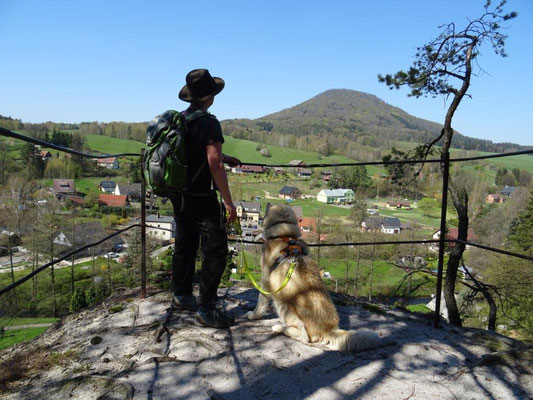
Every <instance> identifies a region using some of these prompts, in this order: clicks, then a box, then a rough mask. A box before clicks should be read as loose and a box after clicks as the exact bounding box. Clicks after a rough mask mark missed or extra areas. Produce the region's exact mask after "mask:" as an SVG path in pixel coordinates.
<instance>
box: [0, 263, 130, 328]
mask: <svg viewBox="0 0 533 400" xmlns="http://www.w3.org/2000/svg"><path fill="white" fill-rule="evenodd" d="M109 263H110V266H111V271H110V274H111V282H115V283H120V284H121V285H123V282H125V281H126V280H128V279H129V272H128V271H127V269H126V268H125V267H124V266H123V265H122V264H119V263H117V262H115V261H113V260H110V262H109ZM30 271H31V270H30V269H29V268H26V269H23V270H20V271H15V280H17V279H20V278H22V277H23V276H24V275H27V274H28V273H29V272H30ZM54 274H55V282H56V293H57V304H58V310H59V314H60V315H62V314H65V313H66V312H67V311H68V308H69V305H70V266H68V267H63V268H57V267H56V268H55V269H54ZM95 274H96V276H99V277H100V278H98V279H101V280H102V281H103V282H107V281H108V279H109V273H108V271H107V260H106V259H104V258H100V257H99V258H96V259H95ZM74 280H75V287H81V288H84V289H86V288H88V287H89V286H91V284H92V261H87V262H84V263H80V264H77V265H75V266H74ZM10 283H11V274H8V273H3V274H0V287H5V286H7V285H8V284H10ZM36 284H37V298H36V301H35V302H32V301H31V289H32V283H31V280H29V281H27V282H25V283H23V284H22V285H20V286H19V287H18V288H17V289H16V291H15V292H16V298H15V299H14V298H12V296H3V297H2V298H1V301H0V308H5V309H7V308H8V307H7V306H6V307H4V306H3V305H2V303H3V302H4V301H6V302H8V303H9V302H13V301H17V304H18V307H17V309H18V312H19V313H21V312H24V313H28V314H29V315H33V316H35V317H49V316H50V315H51V312H50V310H51V309H52V307H51V303H52V296H51V278H50V269H49V270H47V271H46V272H42V273H40V274H38V275H37V276H36ZM11 293H13V292H11ZM13 317H14V316H13ZM8 318H9V317H8Z"/></svg>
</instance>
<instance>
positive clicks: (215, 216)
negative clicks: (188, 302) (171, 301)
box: [170, 195, 228, 305]
mask: <svg viewBox="0 0 533 400" xmlns="http://www.w3.org/2000/svg"><path fill="white" fill-rule="evenodd" d="M170 200H171V201H172V205H173V206H174V219H175V221H176V243H175V246H174V256H173V258H172V291H173V292H174V294H176V295H185V294H191V293H192V279H193V275H194V264H195V261H196V254H197V253H198V246H199V244H201V250H202V269H201V270H200V294H199V296H198V298H197V301H198V304H199V305H206V304H208V303H211V302H214V301H216V300H217V298H218V297H217V289H218V285H219V283H220V278H221V277H222V273H223V272H224V269H225V267H226V256H227V254H228V239H227V234H226V227H225V219H224V218H223V214H222V213H221V209H220V204H219V203H218V199H217V197H216V195H213V196H191V195H185V196H184V197H181V196H179V197H175V198H171V199H170Z"/></svg>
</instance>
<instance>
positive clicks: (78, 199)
mask: <svg viewBox="0 0 533 400" xmlns="http://www.w3.org/2000/svg"><path fill="white" fill-rule="evenodd" d="M68 199H69V200H70V201H71V202H73V203H74V204H80V205H81V204H83V203H84V201H85V200H83V197H69V198H68Z"/></svg>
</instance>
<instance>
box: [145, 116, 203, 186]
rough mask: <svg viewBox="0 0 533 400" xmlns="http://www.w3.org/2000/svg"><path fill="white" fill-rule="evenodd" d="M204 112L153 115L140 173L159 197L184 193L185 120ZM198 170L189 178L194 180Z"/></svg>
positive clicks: (185, 174) (185, 163) (185, 165)
mask: <svg viewBox="0 0 533 400" xmlns="http://www.w3.org/2000/svg"><path fill="white" fill-rule="evenodd" d="M204 115H207V113H206V112H205V111H202V110H197V111H194V112H192V113H191V114H186V115H184V114H183V113H180V112H178V111H175V110H168V111H165V112H164V113H163V114H161V115H158V116H156V117H155V118H154V119H153V120H152V121H151V122H150V124H149V125H148V129H147V130H146V146H147V148H146V149H145V151H144V157H143V160H142V163H143V173H144V179H145V182H146V184H147V185H148V186H149V187H150V188H151V189H152V193H153V194H155V195H157V196H161V197H170V195H172V194H175V193H178V192H183V191H185V190H186V188H187V182H188V180H187V149H186V140H187V132H188V129H187V123H188V122H190V121H192V120H194V119H196V118H199V117H202V116H204ZM203 166H204V165H202V166H201V167H200V169H199V170H198V171H197V172H196V174H195V176H194V177H193V178H192V180H194V179H195V178H196V177H197V176H198V175H199V172H200V170H201V169H202V167H203Z"/></svg>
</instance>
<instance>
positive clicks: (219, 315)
mask: <svg viewBox="0 0 533 400" xmlns="http://www.w3.org/2000/svg"><path fill="white" fill-rule="evenodd" d="M196 322H197V323H199V324H200V325H202V326H207V327H210V328H218V329H221V328H228V327H230V326H232V325H233V324H234V323H235V317H234V316H233V314H228V313H226V312H224V311H223V310H222V309H221V308H220V306H216V305H215V304H209V305H205V306H199V307H198V312H197V313H196Z"/></svg>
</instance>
